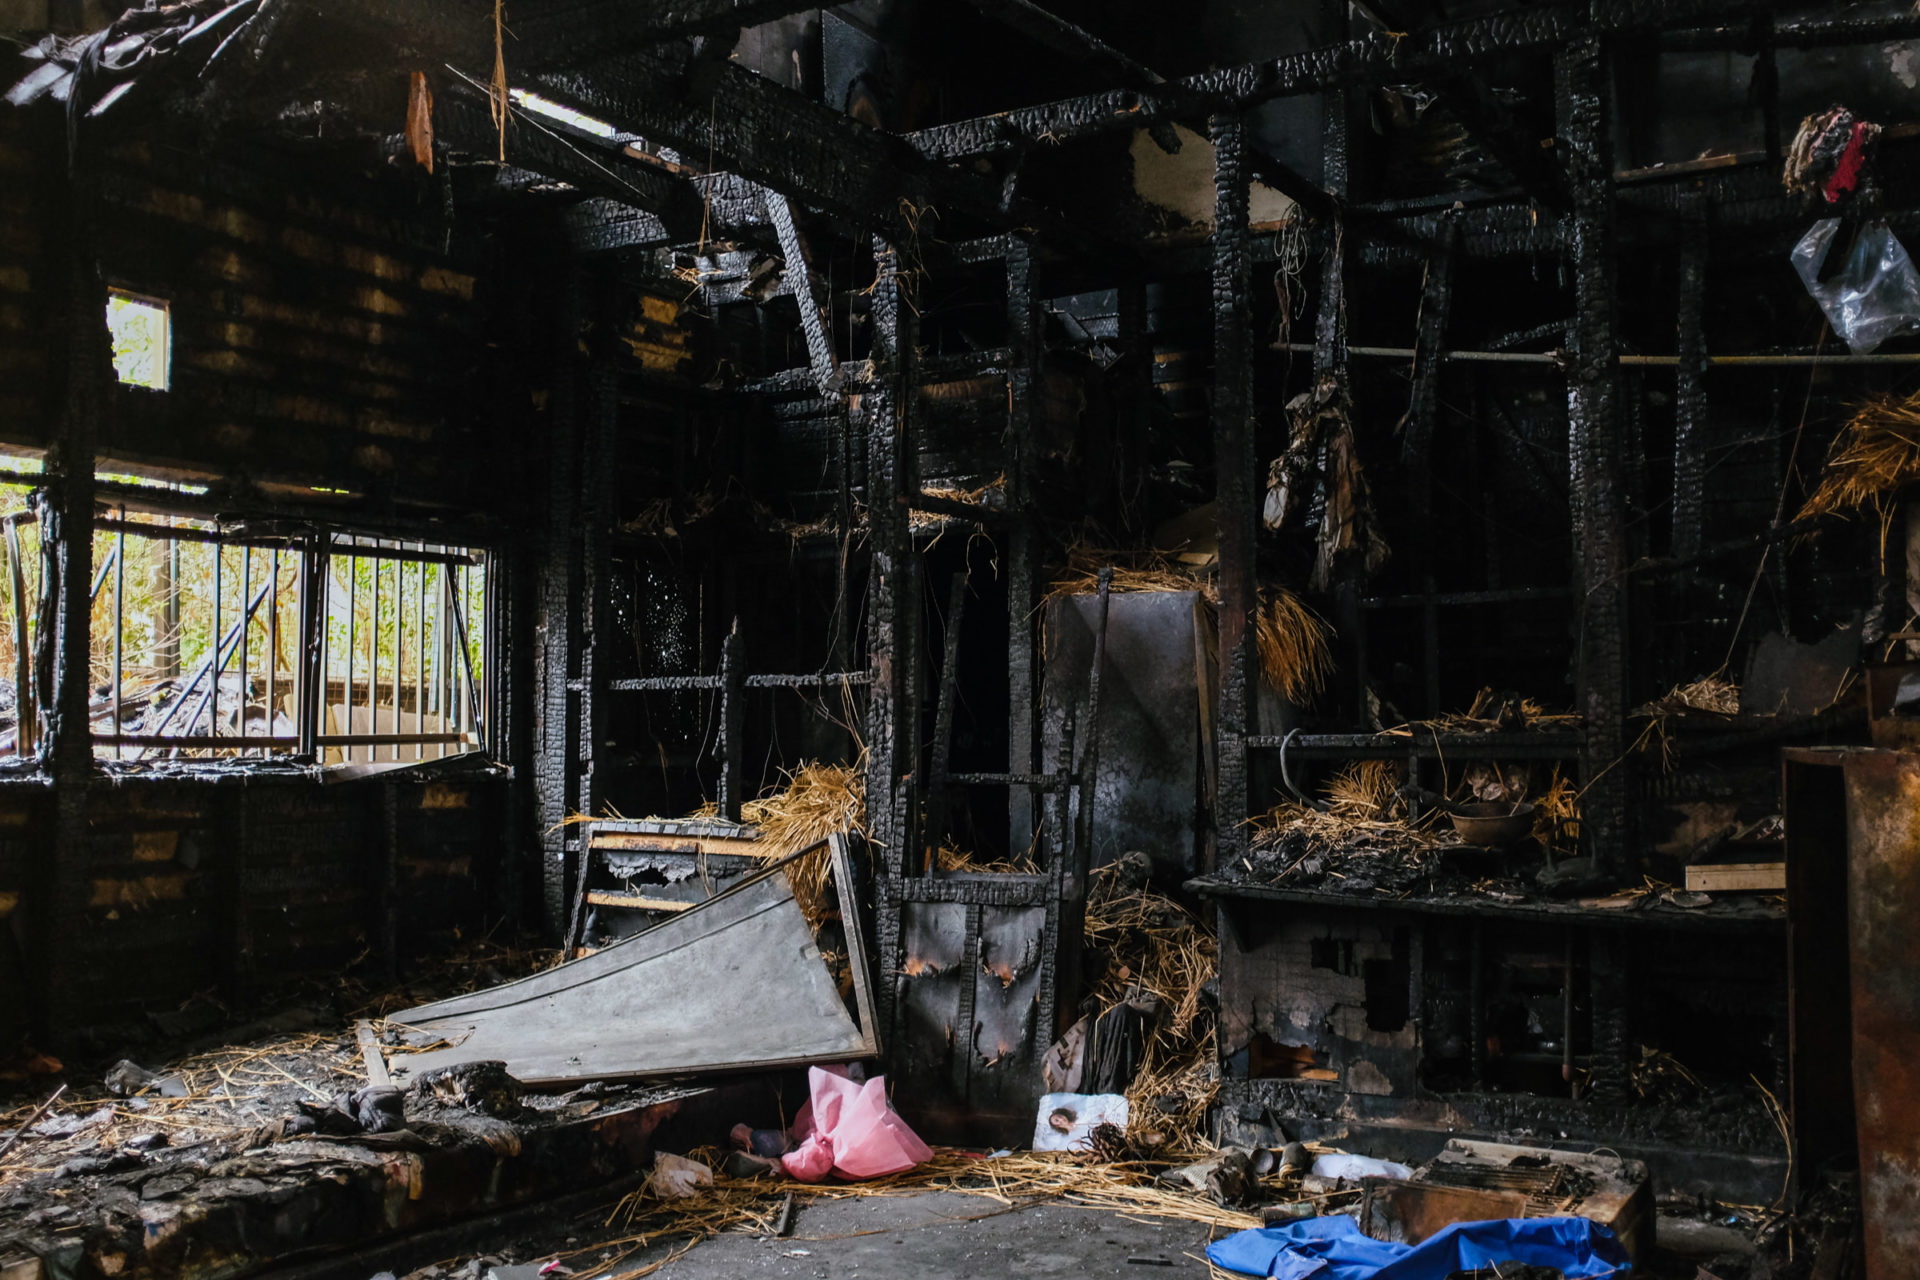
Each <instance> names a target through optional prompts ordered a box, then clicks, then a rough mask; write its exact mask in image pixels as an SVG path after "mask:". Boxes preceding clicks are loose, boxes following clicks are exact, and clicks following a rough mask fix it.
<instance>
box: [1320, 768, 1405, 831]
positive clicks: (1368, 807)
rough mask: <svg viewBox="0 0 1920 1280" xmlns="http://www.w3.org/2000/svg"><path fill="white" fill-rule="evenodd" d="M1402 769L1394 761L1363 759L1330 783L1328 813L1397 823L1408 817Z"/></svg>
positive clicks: (1335, 815) (1352, 818) (1327, 791)
mask: <svg viewBox="0 0 1920 1280" xmlns="http://www.w3.org/2000/svg"><path fill="white" fill-rule="evenodd" d="M1399 787H1400V768H1399V766H1398V765H1397V764H1396V763H1395V762H1393V761H1391V760H1359V761H1355V762H1354V763H1353V764H1350V765H1348V766H1347V767H1346V768H1345V769H1342V770H1341V771H1340V772H1339V773H1337V774H1335V775H1334V777H1333V780H1332V781H1331V782H1329V783H1327V787H1326V795H1327V814H1328V815H1329V816H1330V817H1334V818H1341V819H1346V820H1350V821H1351V820H1358V821H1362V822H1395V821H1398V820H1399V819H1401V818H1403V817H1405V816H1406V811H1407V806H1406V803H1405V802H1404V801H1403V800H1401V799H1400V797H1399V795H1398V791H1399Z"/></svg>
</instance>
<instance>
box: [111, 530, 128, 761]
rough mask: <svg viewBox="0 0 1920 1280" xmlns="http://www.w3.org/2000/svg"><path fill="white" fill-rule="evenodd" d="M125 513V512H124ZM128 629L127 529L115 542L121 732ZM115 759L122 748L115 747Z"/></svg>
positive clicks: (116, 724) (116, 702)
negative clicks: (121, 706) (121, 702)
mask: <svg viewBox="0 0 1920 1280" xmlns="http://www.w3.org/2000/svg"><path fill="white" fill-rule="evenodd" d="M123 514H124V513H123ZM126 629H127V531H126V530H125V529H122V530H120V531H119V532H117V533H115V534H114V543H113V731H114V732H115V733H119V732H120V676H121V673H122V671H124V670H125V665H124V664H125V648H126V646H125V638H126ZM113 754H114V758H115V759H119V758H120V748H119V746H118V745H116V746H115V747H114V749H113Z"/></svg>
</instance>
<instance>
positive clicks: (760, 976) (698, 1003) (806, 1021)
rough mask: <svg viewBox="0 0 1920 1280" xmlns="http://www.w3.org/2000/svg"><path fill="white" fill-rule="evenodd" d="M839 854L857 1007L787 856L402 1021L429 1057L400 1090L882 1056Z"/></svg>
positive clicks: (403, 1067)
mask: <svg viewBox="0 0 1920 1280" xmlns="http://www.w3.org/2000/svg"><path fill="white" fill-rule="evenodd" d="M829 843H830V846H831V848H832V854H833V857H832V861H833V873H834V881H835V885H836V888H837V889H838V892H839V894H840V902H841V903H842V910H843V911H844V912H848V913H849V918H848V920H847V922H846V924H847V931H846V933H847V942H848V952H849V954H848V962H849V965H850V967H851V969H852V972H853V987H854V994H853V999H852V1001H851V1005H852V1007H851V1008H850V1007H849V1003H850V1002H849V1001H847V1000H843V999H842V998H841V995H840V992H839V988H838V985H837V984H836V983H835V981H834V978H833V974H832V972H831V971H830V970H829V968H828V966H827V964H826V961H825V960H824V959H823V958H822V956H821V954H820V947H819V944H818V943H817V942H816V941H815V939H814V935H813V931H812V929H811V928H810V927H809V926H808V924H807V920H806V917H805V915H803V914H802V913H801V910H800V905H799V903H797V902H796V901H795V900H794V896H793V887H792V885H791V883H790V882H789V881H788V879H787V874H786V870H785V868H786V867H787V866H788V865H789V864H790V863H792V861H793V858H792V857H790V858H787V859H783V860H782V861H781V862H778V863H775V864H774V865H773V866H772V867H770V868H769V869H768V870H766V871H764V872H762V873H760V874H759V875H757V876H753V877H751V878H750V879H747V880H743V881H741V882H740V883H739V884H737V885H735V886H734V887H733V888H731V889H728V890H725V891H724V892H722V893H720V894H718V895H716V896H714V897H712V898H709V899H707V900H706V901H705V902H702V903H700V904H699V905H697V906H694V907H692V908H690V909H688V910H686V911H682V912H680V913H679V914H678V915H675V916H672V917H670V918H668V919H667V920H665V921H664V922H663V923H661V924H658V925H656V926H654V927H653V928H652V929H649V930H647V931H646V932H645V933H641V934H636V935H635V936H633V937H631V938H628V939H627V940H626V941H624V942H620V943H616V944H615V945H613V946H610V947H607V948H604V949H603V950H600V951H596V952H594V953H593V954H592V955H589V956H585V957H583V958H581V959H579V960H573V961H569V962H568V963H566V964H563V965H560V966H558V967H557V968H553V969H549V970H547V971H546V972H545V973H537V974H534V975H533V976H532V977H529V978H522V979H521V980H519V981H518V982H509V983H506V984H505V985H503V986H498V987H492V988H489V989H488V990H485V991H476V992H474V993H473V994H471V995H465V996H457V997H455V998H454V999H451V1000H443V1001H441V1002H440V1003H438V1004H430V1005H426V1006H423V1007H422V1008H418V1009H412V1010H409V1011H407V1012H406V1013H401V1014H396V1015H394V1017H393V1018H392V1019H390V1021H391V1022H393V1023H397V1024H399V1025H400V1026H402V1027H404V1028H406V1029H407V1034H408V1035H409V1036H411V1037H423V1039H422V1041H421V1043H422V1045H423V1047H424V1051H423V1052H418V1053H410V1054H404V1055H401V1056H400V1057H399V1058H397V1059H396V1060H395V1062H394V1064H393V1067H392V1072H393V1075H394V1077H395V1079H396V1082H399V1081H400V1080H402V1078H406V1079H412V1078H418V1077H419V1076H420V1075H422V1074H424V1073H426V1072H429V1071H433V1070H435V1069H437V1068H441V1067H450V1066H454V1065H457V1064H459V1063H463V1062H474V1061H483V1060H497V1061H501V1062H504V1063H505V1064H506V1069H507V1071H508V1072H510V1073H511V1074H512V1075H513V1076H514V1078H515V1079H517V1080H520V1081H521V1082H522V1083H524V1084H528V1085H535V1086H540V1085H560V1084H571V1083H578V1082H580V1081H585V1080H624V1079H641V1078H646V1077H649V1076H661V1075H693V1074H698V1073H702V1072H712V1071H737V1070H741V1069H746V1068H761V1067H776V1066H801V1065H805V1064H809V1063H821V1062H852V1061H857V1060H859V1059H862V1058H870V1057H872V1056H874V1054H875V1053H876V1052H878V1044H877V1041H876V1038H875V1032H874V1027H875V1025H876V1024H875V1022H874V1018H873V1012H872V1002H871V998H870V991H871V986H870V975H869V973H868V970H867V964H866V955H865V951H864V949H863V947H862V945H861V943H860V939H861V938H862V937H863V936H864V933H863V931H862V929H861V928H860V926H859V924H858V922H857V920H855V919H853V918H851V917H852V914H853V908H852V905H851V904H853V903H855V902H856V900H857V899H856V896H855V886H854V879H853V872H852V864H851V859H850V856H849V854H848V850H847V845H846V841H845V839H844V838H843V837H841V836H837V835H836V836H834V837H832V839H831V841H830V842H829ZM817 847H818V846H817V845H816V846H811V847H809V848H808V849H806V850H802V851H801V854H804V853H809V852H812V849H813V848H817ZM801 854H796V855H794V857H799V856H801ZM427 1046H431V1047H427Z"/></svg>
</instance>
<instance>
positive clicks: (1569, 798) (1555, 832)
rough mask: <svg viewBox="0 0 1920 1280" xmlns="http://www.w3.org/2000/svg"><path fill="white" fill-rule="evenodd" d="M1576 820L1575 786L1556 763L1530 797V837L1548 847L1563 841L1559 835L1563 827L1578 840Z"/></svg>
mask: <svg viewBox="0 0 1920 1280" xmlns="http://www.w3.org/2000/svg"><path fill="white" fill-rule="evenodd" d="M1568 824H1571V825H1570V826H1569V825H1568ZM1579 824H1580V791H1579V788H1577V787H1575V786H1574V785H1573V782H1572V780H1571V779H1569V778H1568V777H1567V776H1566V775H1565V774H1563V773H1561V772H1560V770H1559V768H1558V767H1557V766H1556V767H1555V768H1554V771H1553V778H1552V780H1551V781H1549V782H1548V783H1547V789H1546V790H1545V791H1542V792H1541V793H1540V794H1539V795H1537V796H1535V797H1534V799H1533V838H1534V839H1535V840H1538V841H1539V842H1540V844H1541V845H1542V847H1544V848H1549V849H1551V848H1553V847H1554V845H1555V843H1556V842H1559V843H1562V844H1564V843H1566V840H1565V839H1563V838H1562V832H1563V831H1565V832H1567V834H1568V836H1570V838H1571V839H1572V840H1573V842H1574V843H1575V844H1578V842H1579V830H1580V825H1579Z"/></svg>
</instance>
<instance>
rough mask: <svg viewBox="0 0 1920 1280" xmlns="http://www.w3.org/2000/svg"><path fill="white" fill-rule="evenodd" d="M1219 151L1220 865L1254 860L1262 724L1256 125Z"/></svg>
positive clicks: (1240, 124) (1240, 127)
mask: <svg viewBox="0 0 1920 1280" xmlns="http://www.w3.org/2000/svg"><path fill="white" fill-rule="evenodd" d="M1207 132H1208V133H1209V134H1210V135H1211V137H1212V142H1213V210H1214V212H1213V467H1214V494H1215V501H1216V502H1217V503H1218V508H1217V510H1218V519H1219V539H1220V714H1219V720H1218V722H1217V724H1216V725H1215V730H1214V739H1215V743H1216V747H1215V756H1216V759H1217V761H1218V764H1217V766H1216V776H1217V778H1218V781H1217V782H1216V784H1215V788H1214V824H1213V825H1214V849H1215V859H1216V865H1220V866H1225V865H1227V864H1229V863H1232V862H1235V861H1237V860H1238V859H1239V858H1240V857H1241V855H1243V854H1244V853H1245V852H1246V841H1247V831H1246V826H1245V822H1246V818H1247V748H1246V739H1247V737H1248V735H1249V734H1251V733H1252V732H1253V731H1254V729H1255V727H1256V726H1255V725H1254V723H1253V716H1254V684H1253V613H1254V608H1255V605H1256V603H1257V601H1256V599H1255V587H1254V557H1255V554H1256V545H1255V518H1256V517H1255V513H1256V510H1257V504H1256V501H1255V492H1254V488H1255V486H1254V454H1253V426H1254V421H1253V314H1252V305H1251V302H1250V296H1251V295H1250V287H1251V285H1250V282H1251V279H1252V267H1251V263H1250V260H1249V258H1248V253H1247V204H1248V198H1249V190H1250V179H1249V175H1248V173H1247V165H1246V154H1247V129H1246V122H1245V121H1244V120H1243V119H1242V118H1241V117H1240V116H1239V115H1237V114H1222V115H1218V116H1215V117H1214V118H1213V120H1212V121H1211V122H1210V123H1209V126H1208V130H1207Z"/></svg>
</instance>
